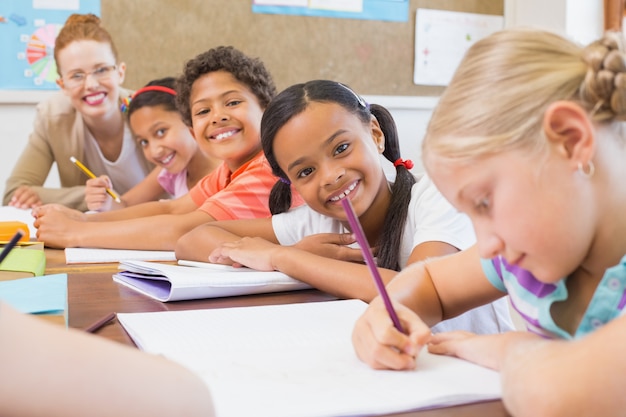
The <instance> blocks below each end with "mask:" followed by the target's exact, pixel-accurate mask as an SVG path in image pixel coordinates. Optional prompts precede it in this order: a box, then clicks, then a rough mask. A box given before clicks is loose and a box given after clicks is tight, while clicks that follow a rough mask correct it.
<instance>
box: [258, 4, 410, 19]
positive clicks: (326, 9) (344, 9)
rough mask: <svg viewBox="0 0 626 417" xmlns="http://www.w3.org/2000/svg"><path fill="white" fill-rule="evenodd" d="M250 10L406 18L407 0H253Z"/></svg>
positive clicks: (372, 17) (407, 12)
mask: <svg viewBox="0 0 626 417" xmlns="http://www.w3.org/2000/svg"><path fill="white" fill-rule="evenodd" d="M252 12H253V13H266V14H289V15H300V16H317V17H336V18H344V19H367V20H387V21H392V22H406V21H408V19H409V0H253V1H252Z"/></svg>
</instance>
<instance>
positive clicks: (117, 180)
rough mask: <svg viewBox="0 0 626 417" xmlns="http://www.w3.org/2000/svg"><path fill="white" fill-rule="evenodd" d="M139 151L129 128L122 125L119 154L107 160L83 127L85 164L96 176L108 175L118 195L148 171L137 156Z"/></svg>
mask: <svg viewBox="0 0 626 417" xmlns="http://www.w3.org/2000/svg"><path fill="white" fill-rule="evenodd" d="M139 152H141V151H140V150H139V149H138V148H137V146H136V145H135V142H134V140H133V137H132V135H131V133H130V129H129V128H128V126H126V125H124V142H123V143H122V151H121V152H120V156H119V157H118V158H117V160H115V161H109V160H108V159H106V158H105V157H104V155H103V154H102V151H101V150H100V147H99V146H98V143H97V142H96V140H95V139H94V137H93V135H92V134H91V132H89V129H85V165H87V167H88V168H89V169H90V170H91V171H92V172H93V173H94V174H96V176H100V175H103V174H105V175H108V176H109V178H110V179H111V183H112V184H113V189H114V190H115V191H116V192H117V193H118V194H119V195H122V194H124V193H126V192H127V191H128V190H130V189H131V188H133V187H134V186H135V185H137V184H139V183H140V182H141V181H142V180H143V179H144V178H145V177H146V175H148V173H149V172H150V167H149V166H148V165H147V163H146V162H145V161H144V160H143V158H142V157H140V156H139Z"/></svg>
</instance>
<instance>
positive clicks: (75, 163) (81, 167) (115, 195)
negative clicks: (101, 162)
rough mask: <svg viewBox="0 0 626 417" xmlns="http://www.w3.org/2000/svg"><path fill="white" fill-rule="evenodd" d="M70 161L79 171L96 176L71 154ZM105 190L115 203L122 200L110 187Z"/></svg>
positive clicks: (89, 175)
mask: <svg viewBox="0 0 626 417" xmlns="http://www.w3.org/2000/svg"><path fill="white" fill-rule="evenodd" d="M70 161H72V163H73V164H74V165H76V166H77V167H78V168H79V169H80V170H81V171H83V172H84V173H85V174H86V175H87V176H88V177H89V178H96V174H94V173H93V172H91V171H90V170H89V168H87V167H86V166H85V165H83V163H82V162H80V161H79V160H78V159H76V158H74V157H73V156H70ZM106 190H107V193H108V194H109V195H110V196H111V197H113V200H115V201H116V202H117V203H121V202H122V200H120V197H119V196H118V195H117V194H115V192H114V191H113V190H111V189H110V188H107V189H106Z"/></svg>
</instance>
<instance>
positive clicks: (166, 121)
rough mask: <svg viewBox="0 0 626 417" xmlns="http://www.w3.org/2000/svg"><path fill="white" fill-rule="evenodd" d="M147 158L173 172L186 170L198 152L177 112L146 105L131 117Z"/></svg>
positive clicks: (132, 127) (130, 120)
mask: <svg viewBox="0 0 626 417" xmlns="http://www.w3.org/2000/svg"><path fill="white" fill-rule="evenodd" d="M129 123H130V128H131V130H132V131H133V134H134V135H135V139H136V140H137V141H138V142H139V144H140V145H141V148H142V149H143V153H144V155H145V156H146V158H147V159H148V160H149V161H151V162H152V163H154V164H156V165H158V166H161V167H163V168H165V169H167V170H168V171H169V172H170V173H172V174H177V173H179V172H181V171H183V170H184V169H185V168H186V167H187V165H188V164H189V161H191V158H192V157H193V156H194V154H195V153H196V151H197V147H198V145H197V143H196V141H195V140H194V138H193V135H192V134H191V131H190V130H189V128H188V127H187V126H186V125H185V123H184V122H183V119H182V118H181V116H180V114H179V113H178V112H177V111H170V110H166V109H165V107H163V106H154V107H151V106H144V107H141V108H140V109H137V110H135V111H133V113H132V114H131V116H130V119H129Z"/></svg>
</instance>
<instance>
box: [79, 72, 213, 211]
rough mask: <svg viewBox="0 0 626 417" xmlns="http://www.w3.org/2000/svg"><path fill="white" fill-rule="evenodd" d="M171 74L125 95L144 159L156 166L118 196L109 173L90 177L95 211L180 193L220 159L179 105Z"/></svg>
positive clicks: (87, 197)
mask: <svg viewBox="0 0 626 417" xmlns="http://www.w3.org/2000/svg"><path fill="white" fill-rule="evenodd" d="M175 81H176V80H175V79H174V78H173V77H166V78H161V79H158V80H153V81H150V82H149V83H148V84H146V86H144V87H142V88H140V89H139V90H137V91H135V93H134V94H133V95H132V96H131V97H129V98H128V99H125V100H124V104H123V110H124V111H125V112H126V113H127V117H128V124H129V126H130V129H131V131H132V132H133V137H134V138H135V141H136V142H137V144H138V145H139V146H140V147H141V149H142V150H143V154H144V156H145V157H146V159H147V160H148V161H150V162H152V163H153V164H154V165H156V166H157V167H158V168H157V169H156V170H154V171H153V172H152V173H151V174H150V175H148V176H147V177H146V178H145V179H144V180H143V181H142V182H140V183H139V184H137V185H136V186H134V187H133V188H131V189H130V190H128V192H126V193H125V194H124V195H122V196H121V203H117V202H115V201H114V200H113V199H112V198H111V196H110V195H109V194H108V193H107V191H106V190H107V188H111V187H112V183H111V180H110V178H109V177H108V176H106V175H101V176H100V177H98V178H94V179H90V180H88V181H87V184H86V188H85V201H86V202H87V208H88V209H89V210H92V211H109V210H115V209H119V208H123V207H127V206H134V205H135V204H140V203H145V202H147V201H154V200H158V199H159V198H163V197H167V196H169V197H171V198H178V197H182V196H183V195H185V194H187V193H188V192H189V190H190V189H191V188H192V187H193V186H194V185H195V184H196V183H197V182H198V181H199V180H200V179H202V178H203V177H204V176H205V175H208V174H209V173H210V172H211V171H213V170H214V169H215V168H217V166H218V165H219V164H220V161H219V160H218V159H217V158H212V157H210V156H209V155H207V154H205V153H203V152H202V151H201V150H200V148H199V146H198V143H197V142H196V140H195V139H194V137H193V135H192V134H191V131H190V130H189V128H188V127H187V125H185V123H184V122H183V119H182V115H181V113H180V111H179V110H178V108H177V107H176V95H177V94H176V90H175V89H174V87H175Z"/></svg>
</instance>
